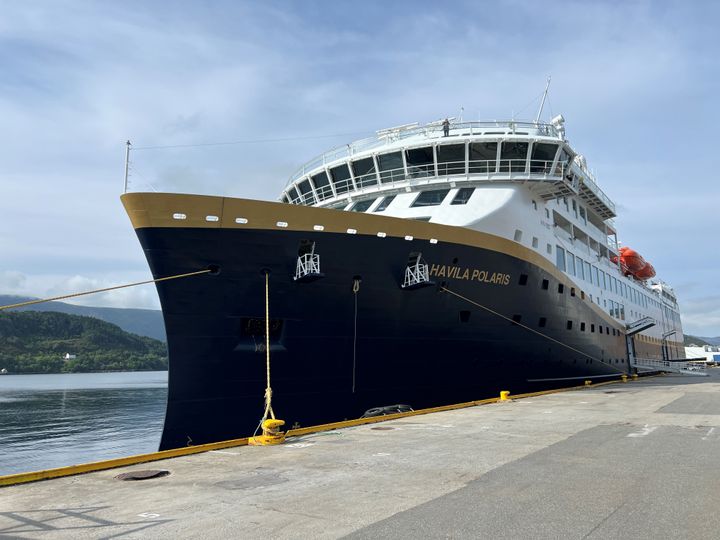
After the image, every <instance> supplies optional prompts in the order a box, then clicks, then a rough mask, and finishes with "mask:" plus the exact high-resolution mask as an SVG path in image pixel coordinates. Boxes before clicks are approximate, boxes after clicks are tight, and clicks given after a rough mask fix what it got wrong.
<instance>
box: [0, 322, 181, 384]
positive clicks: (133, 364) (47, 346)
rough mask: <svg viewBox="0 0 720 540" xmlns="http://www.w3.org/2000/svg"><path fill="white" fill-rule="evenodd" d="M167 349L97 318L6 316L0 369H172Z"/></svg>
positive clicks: (1, 329)
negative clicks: (168, 365) (168, 366)
mask: <svg viewBox="0 0 720 540" xmlns="http://www.w3.org/2000/svg"><path fill="white" fill-rule="evenodd" d="M167 364H168V360H167V346H166V345H165V343H163V342H162V341H159V340H157V339H152V338H149V337H145V336H137V335H134V334H130V333H128V332H125V331H123V330H121V329H120V327H118V326H117V325H114V324H111V323H108V322H105V321H101V320H100V319H97V318H95V317H85V316H80V315H69V314H67V313H57V312H42V311H24V312H12V311H6V312H4V313H2V312H0V369H6V370H7V371H8V372H9V373H69V372H89V371H140V370H165V369H167Z"/></svg>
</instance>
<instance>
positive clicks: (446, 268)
mask: <svg viewBox="0 0 720 540" xmlns="http://www.w3.org/2000/svg"><path fill="white" fill-rule="evenodd" d="M430 275H431V276H433V277H447V278H452V279H464V280H468V281H480V282H481V283H493V284H495V285H508V284H509V283H510V274H505V273H503V272H491V271H489V270H480V269H479V268H464V267H462V266H452V265H448V264H431V265H430Z"/></svg>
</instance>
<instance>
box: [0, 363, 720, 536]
mask: <svg viewBox="0 0 720 540" xmlns="http://www.w3.org/2000/svg"><path fill="white" fill-rule="evenodd" d="M709 373H710V377H689V376H681V375H664V376H660V377H653V378H646V379H640V380H639V381H633V382H628V383H618V384H611V385H604V386H597V387H589V388H585V389H578V390H573V391H568V392H562V393H556V394H549V395H543V396H537V397H530V398H526V399H520V400H516V401H512V402H499V403H494V404H489V405H482V406H478V407H470V408H466V409H459V410H454V411H447V412H439V413H433V414H427V415H421V416H413V417H409V418H403V419H398V420H392V421H388V422H382V423H377V424H370V425H364V426H357V427H351V428H345V429H341V430H335V431H328V432H323V433H316V434H312V435H306V436H302V437H297V438H290V439H288V441H287V442H286V443H285V444H284V445H282V446H277V447H247V446H244V447H236V448H229V449H223V450H216V451H210V452H207V453H203V454H196V455H191V456H184V457H178V458H172V459H168V460H163V461H157V462H153V463H145V464H140V465H133V466H132V467H125V468H120V469H113V470H106V471H99V472H94V473H89V474H84V475H79V476H70V477H65V478H57V479H52V480H47V481H41V482H35V483H31V484H24V485H16V486H11V487H6V488H3V489H0V538H41V539H46V538H47V539H54V538H73V539H84V538H116V537H117V538H130V539H134V538H143V539H144V538H173V539H175V538H203V539H214V538H251V537H256V538H340V537H349V538H368V539H370V538H372V539H376V538H413V539H417V538H533V539H545V538H547V539H551V538H552V539H564V538H570V539H581V538H582V539H585V538H587V539H598V540H599V539H603V540H604V539H612V538H632V539H645V538H647V539H651V538H652V539H661V538H684V539H685V538H686V539H701V538H703V539H705V538H707V539H711V538H712V539H717V538H719V537H720V510H719V509H718V505H719V504H720V369H711V370H709ZM147 469H165V470H168V471H170V475H169V476H165V477H163V478H155V479H148V480H143V481H134V482H132V481H120V480H117V479H115V476H117V475H118V474H120V473H123V472H128V471H133V470H147Z"/></svg>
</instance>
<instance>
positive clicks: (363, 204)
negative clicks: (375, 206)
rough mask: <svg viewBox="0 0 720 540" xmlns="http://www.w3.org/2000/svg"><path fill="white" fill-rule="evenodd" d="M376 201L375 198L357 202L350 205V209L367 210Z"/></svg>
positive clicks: (353, 210)
mask: <svg viewBox="0 0 720 540" xmlns="http://www.w3.org/2000/svg"><path fill="white" fill-rule="evenodd" d="M374 202H375V199H370V200H367V201H359V202H356V203H355V204H353V205H352V206H351V207H350V211H351V212H364V211H365V210H367V209H368V208H370V207H371V206H372V203H374Z"/></svg>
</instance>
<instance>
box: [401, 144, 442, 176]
mask: <svg viewBox="0 0 720 540" xmlns="http://www.w3.org/2000/svg"><path fill="white" fill-rule="evenodd" d="M405 162H406V163H407V170H408V176H409V177H410V178H424V177H427V176H435V158H434V157H433V148H432V146H426V147H424V148H411V149H409V150H405Z"/></svg>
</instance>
